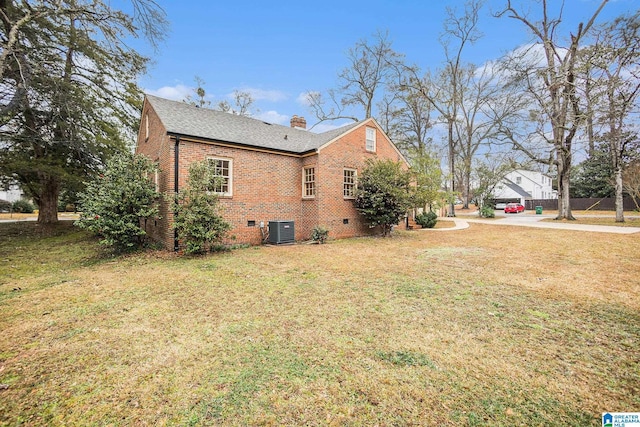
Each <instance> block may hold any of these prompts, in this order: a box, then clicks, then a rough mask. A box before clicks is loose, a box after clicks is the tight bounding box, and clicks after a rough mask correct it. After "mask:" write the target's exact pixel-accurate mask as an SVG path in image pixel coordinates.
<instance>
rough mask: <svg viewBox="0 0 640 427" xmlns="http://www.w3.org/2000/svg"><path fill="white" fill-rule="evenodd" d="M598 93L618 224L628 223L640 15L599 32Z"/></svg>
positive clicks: (594, 57)
mask: <svg viewBox="0 0 640 427" xmlns="http://www.w3.org/2000/svg"><path fill="white" fill-rule="evenodd" d="M590 50H591V51H592V54H591V55H589V58H590V59H591V61H592V63H591V68H592V69H593V70H594V74H595V79H594V80H595V82H594V85H595V86H596V91H598V92H600V95H601V96H600V97H598V101H597V103H596V111H595V112H594V113H595V121H596V122H597V123H601V124H603V125H604V129H605V130H604V132H603V134H602V135H601V136H602V138H603V139H604V140H605V141H607V142H608V145H609V152H610V155H611V167H612V170H613V174H614V177H613V178H614V182H615V190H616V222H624V207H623V192H624V186H623V168H624V157H625V155H626V152H627V150H628V146H629V145H630V144H631V143H633V142H634V141H635V138H636V136H637V135H636V134H635V133H634V132H632V131H631V130H630V129H629V126H630V123H629V121H630V120H629V118H630V115H631V114H632V113H637V112H638V111H639V107H640V106H639V105H638V100H639V98H640V12H636V13H635V14H634V15H629V16H621V17H619V18H617V19H615V20H614V21H612V22H611V23H608V24H606V25H605V26H603V27H602V28H600V29H599V31H598V38H597V42H596V43H595V44H594V45H593V47H592V48H591V49H590Z"/></svg>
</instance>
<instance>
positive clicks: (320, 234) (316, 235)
mask: <svg viewBox="0 0 640 427" xmlns="http://www.w3.org/2000/svg"><path fill="white" fill-rule="evenodd" d="M328 236H329V229H327V228H325V227H323V226H321V225H316V226H315V227H313V231H312V232H311V240H313V241H314V242H317V243H320V244H323V243H324V242H326V241H327V237H328Z"/></svg>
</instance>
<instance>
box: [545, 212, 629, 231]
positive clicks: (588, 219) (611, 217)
mask: <svg viewBox="0 0 640 427" xmlns="http://www.w3.org/2000/svg"><path fill="white" fill-rule="evenodd" d="M590 215H594V214H590V213H588V212H587V213H582V212H578V213H574V214H573V216H574V217H575V218H576V221H575V223H576V224H590V225H611V226H615V227H640V214H639V213H638V212H625V214H624V222H616V214H615V213H614V212H607V213H606V214H602V213H600V212H599V213H597V215H603V216H598V217H595V216H590ZM605 215H606V216H605ZM542 221H544V222H554V221H556V222H557V220H556V219H553V218H545V219H543V220H542ZM562 221H564V222H574V221H567V220H562Z"/></svg>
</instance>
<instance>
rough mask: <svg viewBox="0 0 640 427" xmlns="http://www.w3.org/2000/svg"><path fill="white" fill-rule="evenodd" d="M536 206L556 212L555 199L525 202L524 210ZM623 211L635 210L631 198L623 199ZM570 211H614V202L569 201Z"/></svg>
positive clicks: (612, 199)
mask: <svg viewBox="0 0 640 427" xmlns="http://www.w3.org/2000/svg"><path fill="white" fill-rule="evenodd" d="M536 206H542V209H550V210H557V209H558V200H557V199H538V200H535V199H534V200H525V204H524V207H525V209H531V210H534V209H535V208H536ZM623 206H624V210H629V211H632V210H634V209H636V205H635V204H634V203H633V200H631V197H625V198H624V204H623ZM571 209H573V210H587V209H591V210H600V211H615V210H616V200H615V199H614V198H613V197H607V198H604V199H595V198H590V199H571Z"/></svg>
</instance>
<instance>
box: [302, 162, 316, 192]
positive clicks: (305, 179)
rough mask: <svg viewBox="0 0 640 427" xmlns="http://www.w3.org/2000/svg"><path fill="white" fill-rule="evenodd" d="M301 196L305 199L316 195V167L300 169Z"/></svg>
mask: <svg viewBox="0 0 640 427" xmlns="http://www.w3.org/2000/svg"><path fill="white" fill-rule="evenodd" d="M302 197H303V198H305V199H312V198H314V197H316V168H313V167H310V168H304V170H303V171H302Z"/></svg>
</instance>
